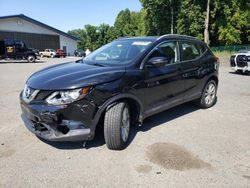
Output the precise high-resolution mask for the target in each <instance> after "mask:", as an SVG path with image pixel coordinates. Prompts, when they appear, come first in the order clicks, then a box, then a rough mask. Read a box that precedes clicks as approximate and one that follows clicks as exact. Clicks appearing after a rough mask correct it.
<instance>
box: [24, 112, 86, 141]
mask: <svg viewBox="0 0 250 188" xmlns="http://www.w3.org/2000/svg"><path fill="white" fill-rule="evenodd" d="M21 117H22V120H23V122H24V124H25V126H26V128H27V129H28V130H29V131H30V132H32V133H34V134H35V135H36V136H38V137H40V138H43V139H45V140H49V141H82V140H88V138H89V135H90V129H75V130H69V132H68V133H67V134H63V133H61V132H59V131H56V130H54V129H52V128H51V127H50V126H49V125H47V124H45V123H40V124H41V125H42V126H44V127H46V129H48V130H47V131H41V130H39V128H37V125H36V124H35V123H33V122H32V121H31V120H29V119H28V118H27V117H26V116H25V114H24V113H23V114H22V115H21Z"/></svg>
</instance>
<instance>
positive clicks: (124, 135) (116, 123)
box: [104, 102, 131, 150]
mask: <svg viewBox="0 0 250 188" xmlns="http://www.w3.org/2000/svg"><path fill="white" fill-rule="evenodd" d="M130 123H131V120H130V111H129V106H128V104H126V103H125V102H120V103H117V104H115V105H114V106H112V107H111V108H109V109H108V110H107V111H106V113H105V118H104V138H105V142H106V145H107V147H108V148H109V149H112V150H121V149H124V148H125V147H126V144H127V142H128V138H129V131H130Z"/></svg>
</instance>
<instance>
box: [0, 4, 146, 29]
mask: <svg viewBox="0 0 250 188" xmlns="http://www.w3.org/2000/svg"><path fill="white" fill-rule="evenodd" d="M126 8H129V9H130V10H132V11H139V10H140V9H141V8H142V7H141V3H140V2H139V0H71V1H69V0H42V1H38V0H37V1H36V0H0V16H7V15H14V14H24V15H26V16H28V17H31V18H33V19H35V20H37V21H40V22H42V23H45V24H47V25H49V26H52V27H55V28H56V29H59V30H61V31H64V32H67V31H68V30H72V29H78V28H83V27H84V25H86V24H91V25H99V24H101V23H107V24H109V25H113V24H114V21H115V18H116V16H117V14H118V13H119V12H120V11H121V10H124V9H126Z"/></svg>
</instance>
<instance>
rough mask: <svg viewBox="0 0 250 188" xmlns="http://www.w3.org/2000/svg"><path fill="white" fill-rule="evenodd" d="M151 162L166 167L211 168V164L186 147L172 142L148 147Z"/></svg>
mask: <svg viewBox="0 0 250 188" xmlns="http://www.w3.org/2000/svg"><path fill="white" fill-rule="evenodd" d="M147 155H148V157H149V159H150V162H152V163H155V164H158V165H160V166H162V167H164V168H165V169H174V170H181V171H182V170H188V169H200V168H211V165H210V164H209V163H207V162H204V161H202V160H200V159H198V158H197V157H195V156H194V155H193V154H192V153H191V152H189V151H187V150H186V149H185V148H184V147H181V146H178V145H176V144H172V143H155V144H153V145H151V146H149V148H148V153H147Z"/></svg>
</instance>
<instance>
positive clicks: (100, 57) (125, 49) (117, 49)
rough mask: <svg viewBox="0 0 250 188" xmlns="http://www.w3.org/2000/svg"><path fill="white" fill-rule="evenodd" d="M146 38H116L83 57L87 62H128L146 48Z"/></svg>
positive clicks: (109, 63) (149, 42) (147, 43)
mask: <svg viewBox="0 0 250 188" xmlns="http://www.w3.org/2000/svg"><path fill="white" fill-rule="evenodd" d="M150 44H151V41H148V40H118V41H114V42H111V43H109V44H106V45H104V46H103V47H101V48H99V49H97V50H96V51H94V52H92V53H91V54H89V55H88V56H87V57H86V58H84V62H86V63H87V64H107V65H112V64H115V65H119V64H128V63H130V62H132V61H133V60H134V59H136V58H137V57H138V56H139V55H140V54H141V53H142V52H143V51H144V50H146V49H147V48H148V46H149V45H150Z"/></svg>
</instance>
